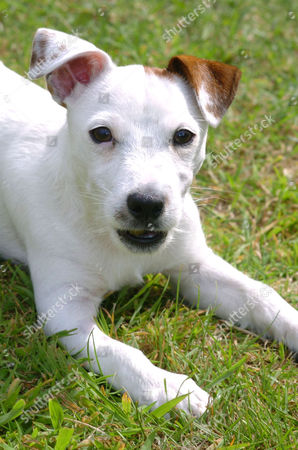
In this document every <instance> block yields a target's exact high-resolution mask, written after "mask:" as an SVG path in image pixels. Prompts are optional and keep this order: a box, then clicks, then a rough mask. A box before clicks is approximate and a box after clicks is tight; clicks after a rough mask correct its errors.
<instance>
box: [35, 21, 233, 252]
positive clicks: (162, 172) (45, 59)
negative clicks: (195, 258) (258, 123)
mask: <svg viewBox="0 0 298 450" xmlns="http://www.w3.org/2000/svg"><path fill="white" fill-rule="evenodd" d="M29 76H30V77H31V78H39V77H41V76H46V78H47V84H48V88H49V90H50V92H51V93H52V95H53V98H54V99H55V100H56V101H57V102H58V103H60V104H61V105H63V106H65V107H66V108H67V127H68V130H67V133H68V143H69V144H68V145H69V150H70V151H68V153H67V156H65V157H66V158H70V159H72V161H71V162H70V161H69V164H71V166H72V167H73V170H74V171H76V172H77V176H76V180H77V183H78V185H79V190H80V192H81V193H82V195H85V196H86V203H88V204H89V206H90V208H89V209H90V214H91V215H92V221H93V227H94V226H98V227H100V228H103V229H106V230H110V237H111V238H112V239H113V242H114V243H115V244H116V245H119V246H121V247H122V248H123V245H124V246H125V247H126V248H128V249H129V250H130V251H142V252H144V251H153V250H156V249H158V248H162V247H163V246H165V245H167V243H169V242H170V240H171V236H173V234H174V232H175V229H176V228H177V227H178V226H179V221H180V219H181V216H182V214H183V204H184V199H185V196H186V195H187V193H188V190H189V187H190V185H191V182H192V179H193V177H194V175H195V174H196V173H197V171H198V170H199V169H200V167H201V165H202V163H203V160H204V157H205V144H206V137H207V129H208V125H211V126H214V127H215V126H217V125H218V123H219V122H220V120H221V118H222V117H223V115H224V113H225V112H226V110H227V108H228V107H229V105H230V104H231V102H232V100H233V98H234V95H235V92H236V89H237V85H238V81H239V79H240V71H239V70H238V69H237V68H236V67H234V66H229V65H226V64H223V63H218V62H214V61H208V60H204V59H199V58H196V57H194V56H186V55H180V56H175V57H173V58H172V59H171V60H170V62H169V64H168V66H167V68H165V69H157V68H150V67H144V66H141V65H130V66H124V67H118V66H116V65H115V64H114V63H113V62H112V60H111V58H110V57H109V55H107V54H106V53H105V52H103V51H102V50H100V49H98V48H96V47H95V46H94V45H92V44H90V43H89V42H86V41H84V40H82V39H79V38H77V37H74V36H69V35H67V34H65V33H62V32H57V31H54V30H48V29H39V30H38V31H37V33H36V36H35V39H34V42H33V52H32V60H31V67H30V71H29Z"/></svg>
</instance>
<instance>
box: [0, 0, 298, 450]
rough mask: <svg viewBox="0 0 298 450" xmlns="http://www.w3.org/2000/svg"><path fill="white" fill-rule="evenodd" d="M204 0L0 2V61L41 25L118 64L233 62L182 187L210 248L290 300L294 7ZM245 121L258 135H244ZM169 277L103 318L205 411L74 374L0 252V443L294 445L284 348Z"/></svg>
mask: <svg viewBox="0 0 298 450" xmlns="http://www.w3.org/2000/svg"><path fill="white" fill-rule="evenodd" d="M205 3H206V5H207V7H204V8H203V7H202V8H201V9H200V14H199V15H198V17H196V19H195V20H192V21H190V20H189V22H190V23H189V24H188V25H186V26H180V27H179V26H178V25H177V24H178V20H179V19H181V18H182V17H183V16H184V17H187V15H188V14H189V13H191V12H192V11H193V10H194V9H195V8H196V7H198V6H199V5H203V2H200V1H193V0H189V1H187V2H182V1H180V0H173V1H171V2H162V1H161V0H151V1H150V2H149V1H148V2H145V1H144V0H143V1H139V0H136V1H132V0H110V1H103V2H97V1H94V0H89V1H88V0H86V1H85V2H75V1H72V0H71V1H61V0H58V1H55V2H53V1H50V0H44V1H43V2H30V1H21V0H19V1H15V0H11V1H7V2H5V1H3V0H0V56H1V59H2V60H3V62H4V63H5V64H7V65H8V66H9V67H11V68H13V69H14V70H16V71H17V72H19V73H20V74H25V72H27V70H28V64H29V61H30V48H31V42H32V37H33V34H34V32H35V30H36V28H38V27H49V28H56V29H60V30H62V31H65V32H68V33H71V34H73V33H76V34H78V35H79V36H80V37H82V38H84V39H87V40H90V41H92V42H93V43H95V44H96V45H97V46H99V47H100V48H102V49H104V50H105V51H108V52H109V53H110V55H111V56H112V57H113V59H114V61H115V62H116V63H118V64H131V63H141V64H146V65H154V66H159V67H164V66H165V65H166V63H167V61H168V60H169V58H170V57H171V56H173V55H175V54H178V53H186V54H193V55H196V56H200V57H203V58H207V59H214V60H218V61H223V62H226V63H231V64H234V65H237V66H238V67H239V68H241V70H242V73H243V74H242V79H241V84H240V89H239V92H238V95H237V96H236V99H235V101H234V103H233V105H232V107H231V109H230V110H229V112H228V114H227V116H226V117H225V118H224V120H223V122H222V124H221V125H220V127H219V128H218V129H216V130H214V129H210V132H209V140H208V144H207V149H208V155H209V156H208V158H207V160H206V162H205V163H204V165H203V167H202V169H201V171H200V173H199V174H198V176H197V178H196V180H194V184H193V193H194V196H195V198H196V200H197V203H198V207H200V209H201V215H202V219H203V224H204V230H205V233H206V236H207V240H208V243H209V245H210V246H211V247H212V248H213V249H214V250H215V251H216V252H217V253H219V254H220V255H221V256H223V257H224V258H225V259H226V260H227V261H229V262H230V263H232V264H233V265H235V266H236V267H237V268H239V269H240V270H242V271H244V272H246V273H247V274H249V275H250V276H252V277H254V278H257V279H259V280H261V281H264V282H266V283H268V284H270V285H271V286H272V287H274V288H275V289H276V290H277V291H278V292H279V293H280V294H281V295H282V296H283V297H285V298H286V299H287V300H288V301H289V302H290V303H292V304H293V305H295V304H296V306H297V300H295V291H296V292H297V279H296V278H295V276H296V272H297V265H296V266H295V254H297V215H296V213H295V203H296V204H297V195H296V190H295V181H294V180H295V170H294V169H295V146H296V149H297V134H295V131H297V105H298V92H297V84H296V81H297V53H296V54H295V49H297V19H298V11H297V10H296V11H294V10H293V2H292V1H289V0H272V1H270V2H268V1H266V0H251V1H248V0H243V1H242V2H236V1H233V0H226V1H217V2H215V1H209V2H205ZM203 9H205V10H203ZM183 23H184V24H185V22H183ZM169 36H170V38H169ZM41 83H42V82H41ZM266 116H267V119H268V118H269V120H268V122H267V123H270V124H269V126H267V127H266V128H265V127H262V126H261V123H262V120H263V119H264V118H265V117H266ZM249 127H251V129H253V130H254V133H253V134H252V136H251V137H250V138H249V139H245V138H243V139H242V140H241V139H240V137H241V136H247V134H246V135H245V132H247V131H248V130H249V129H250V128H249ZM237 140H238V141H237ZM239 141H240V144H239ZM227 149H230V150H229V151H227ZM0 182H1V180H0ZM295 233H296V234H295ZM167 284H168V280H167V279H166V278H165V277H163V276H162V275H156V276H153V275H148V276H147V277H146V278H145V280H144V285H143V286H142V287H138V288H127V289H123V290H122V291H121V292H118V293H113V294H111V295H110V296H109V297H108V298H107V299H106V300H105V302H104V303H103V308H102V310H101V311H100V312H99V316H98V320H99V323H100V325H101V326H102V328H103V329H104V330H105V331H106V332H107V333H108V334H109V335H110V336H112V337H114V338H117V339H120V340H122V341H123V342H126V343H128V344H131V345H133V346H135V347H138V348H140V349H141V350H143V351H144V352H145V354H146V355H147V356H148V357H149V358H150V360H151V361H152V362H154V363H155V364H156V365H158V366H160V367H162V368H164V369H167V370H170V371H175V372H180V373H186V374H189V375H190V376H191V377H193V379H194V380H195V381H196V382H197V383H198V384H199V385H200V386H201V387H202V388H203V389H205V390H208V391H210V392H211V393H212V395H213V397H214V404H213V406H212V407H211V408H210V410H209V411H208V412H207V414H205V415H204V416H203V417H201V418H200V419H196V418H193V417H190V416H187V415H185V414H183V413H180V412H177V411H176V410H175V409H173V410H171V411H170V413H169V416H166V417H164V416H162V415H160V414H158V413H157V414H156V413H155V414H154V413H150V411H148V408H147V409H146V408H144V407H139V406H138V405H135V404H133V403H132V402H131V401H130V399H129V398H128V397H127V395H126V394H124V395H122V394H120V393H117V392H115V391H113V390H112V389H110V388H109V386H108V385H107V384H106V382H105V380H104V379H102V378H101V377H100V376H98V375H94V374H92V373H89V372H87V371H86V370H85V369H83V367H82V362H81V361H77V360H74V359H73V358H72V357H70V356H69V355H67V353H66V352H65V351H64V350H63V349H62V348H61V347H59V345H58V344H57V337H53V338H50V339H46V338H45V337H44V334H43V332H42V330H37V331H36V332H34V333H33V334H32V335H31V336H30V338H27V337H26V336H25V334H24V331H25V330H26V329H27V328H26V327H27V326H30V325H33V324H34V322H35V319H36V316H35V309H34V299H33V290H32V284H31V281H30V277H29V275H28V272H26V270H25V269H24V268H21V267H18V266H16V265H13V264H12V263H11V262H9V261H2V262H1V263H0V299H1V307H0V331H1V337H0V448H3V449H24V448H32V449H52V448H56V449H58V450H62V449H64V448H68V449H76V448H83V449H84V448H85V449H92V448H99V449H130V448H132V449H135V448H140V449H143V450H147V449H150V448H152V449H172V448H174V449H176V448H177V449H209V450H211V449H216V448H229V449H242V448H249V449H266V450H267V449H293V448H295V447H296V446H297V428H298V427H297V365H295V363H294V361H293V358H292V356H291V354H290V353H289V351H288V350H287V349H286V348H284V346H283V345H282V344H277V343H271V342H267V341H263V340H262V339H260V338H258V337H256V336H254V335H253V334H252V333H248V332H243V331H241V330H239V329H237V328H231V327H229V326H228V325H227V324H226V323H225V322H223V321H220V320H218V319H217V318H216V317H214V316H213V315H212V312H208V313H205V312H202V311H199V312H198V311H197V310H191V309H189V308H188V307H186V306H184V305H183V303H182V302H181V301H180V299H178V298H176V297H175V295H173V294H172V293H171V292H170V291H169V289H167ZM49 400H50V401H49ZM26 411H27V413H26ZM296 448H297V447H296Z"/></svg>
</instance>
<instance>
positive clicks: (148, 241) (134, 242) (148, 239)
mask: <svg viewBox="0 0 298 450" xmlns="http://www.w3.org/2000/svg"><path fill="white" fill-rule="evenodd" d="M117 236H118V239H119V240H120V241H121V243H122V244H124V245H125V247H127V248H128V249H129V250H130V251H132V252H133V253H152V252H154V251H157V250H158V249H159V248H160V247H162V246H163V244H165V242H166V240H167V236H168V232H167V231H161V230H154V231H151V230H122V229H119V230H117Z"/></svg>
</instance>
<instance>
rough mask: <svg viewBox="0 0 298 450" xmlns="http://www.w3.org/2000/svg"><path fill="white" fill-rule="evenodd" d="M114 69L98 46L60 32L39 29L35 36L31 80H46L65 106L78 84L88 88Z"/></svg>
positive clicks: (56, 97)
mask: <svg viewBox="0 0 298 450" xmlns="http://www.w3.org/2000/svg"><path fill="white" fill-rule="evenodd" d="M112 67H114V63H113V62H112V60H111V58H110V57H109V55H108V54H107V53H105V52H104V51H102V50H100V49H98V48H97V47H95V45H93V44H91V43H90V42H87V41H85V40H83V39H80V38H78V37H76V36H71V35H69V34H66V33H63V32H61V31H55V30H50V29H47V28H39V29H38V30H37V32H36V34H35V36H34V40H33V48H32V57H31V64H30V70H29V73H28V75H29V77H30V78H31V79H36V78H40V77H43V76H46V77H47V83H48V88H49V90H50V92H51V93H52V95H53V97H54V99H55V100H56V101H57V102H58V103H60V104H63V102H64V100H65V99H66V97H68V96H69V95H71V93H72V91H73V89H74V87H75V86H76V85H77V84H78V83H79V84H81V85H87V84H89V83H90V81H92V80H93V79H94V78H95V77H96V76H98V75H99V74H100V73H101V72H103V71H106V70H109V69H111V68H112Z"/></svg>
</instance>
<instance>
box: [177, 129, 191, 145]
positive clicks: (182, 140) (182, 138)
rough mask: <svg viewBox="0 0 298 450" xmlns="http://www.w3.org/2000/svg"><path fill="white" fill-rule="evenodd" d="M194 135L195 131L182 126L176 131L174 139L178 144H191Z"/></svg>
mask: <svg viewBox="0 0 298 450" xmlns="http://www.w3.org/2000/svg"><path fill="white" fill-rule="evenodd" d="M194 136H195V135H194V133H192V132H191V131H189V130H186V129H185V128H182V129H181V130H177V131H176V132H175V134H174V138H173V141H174V144H176V145H184V144H189V143H190V142H191V141H192V140H193V138H194Z"/></svg>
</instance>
